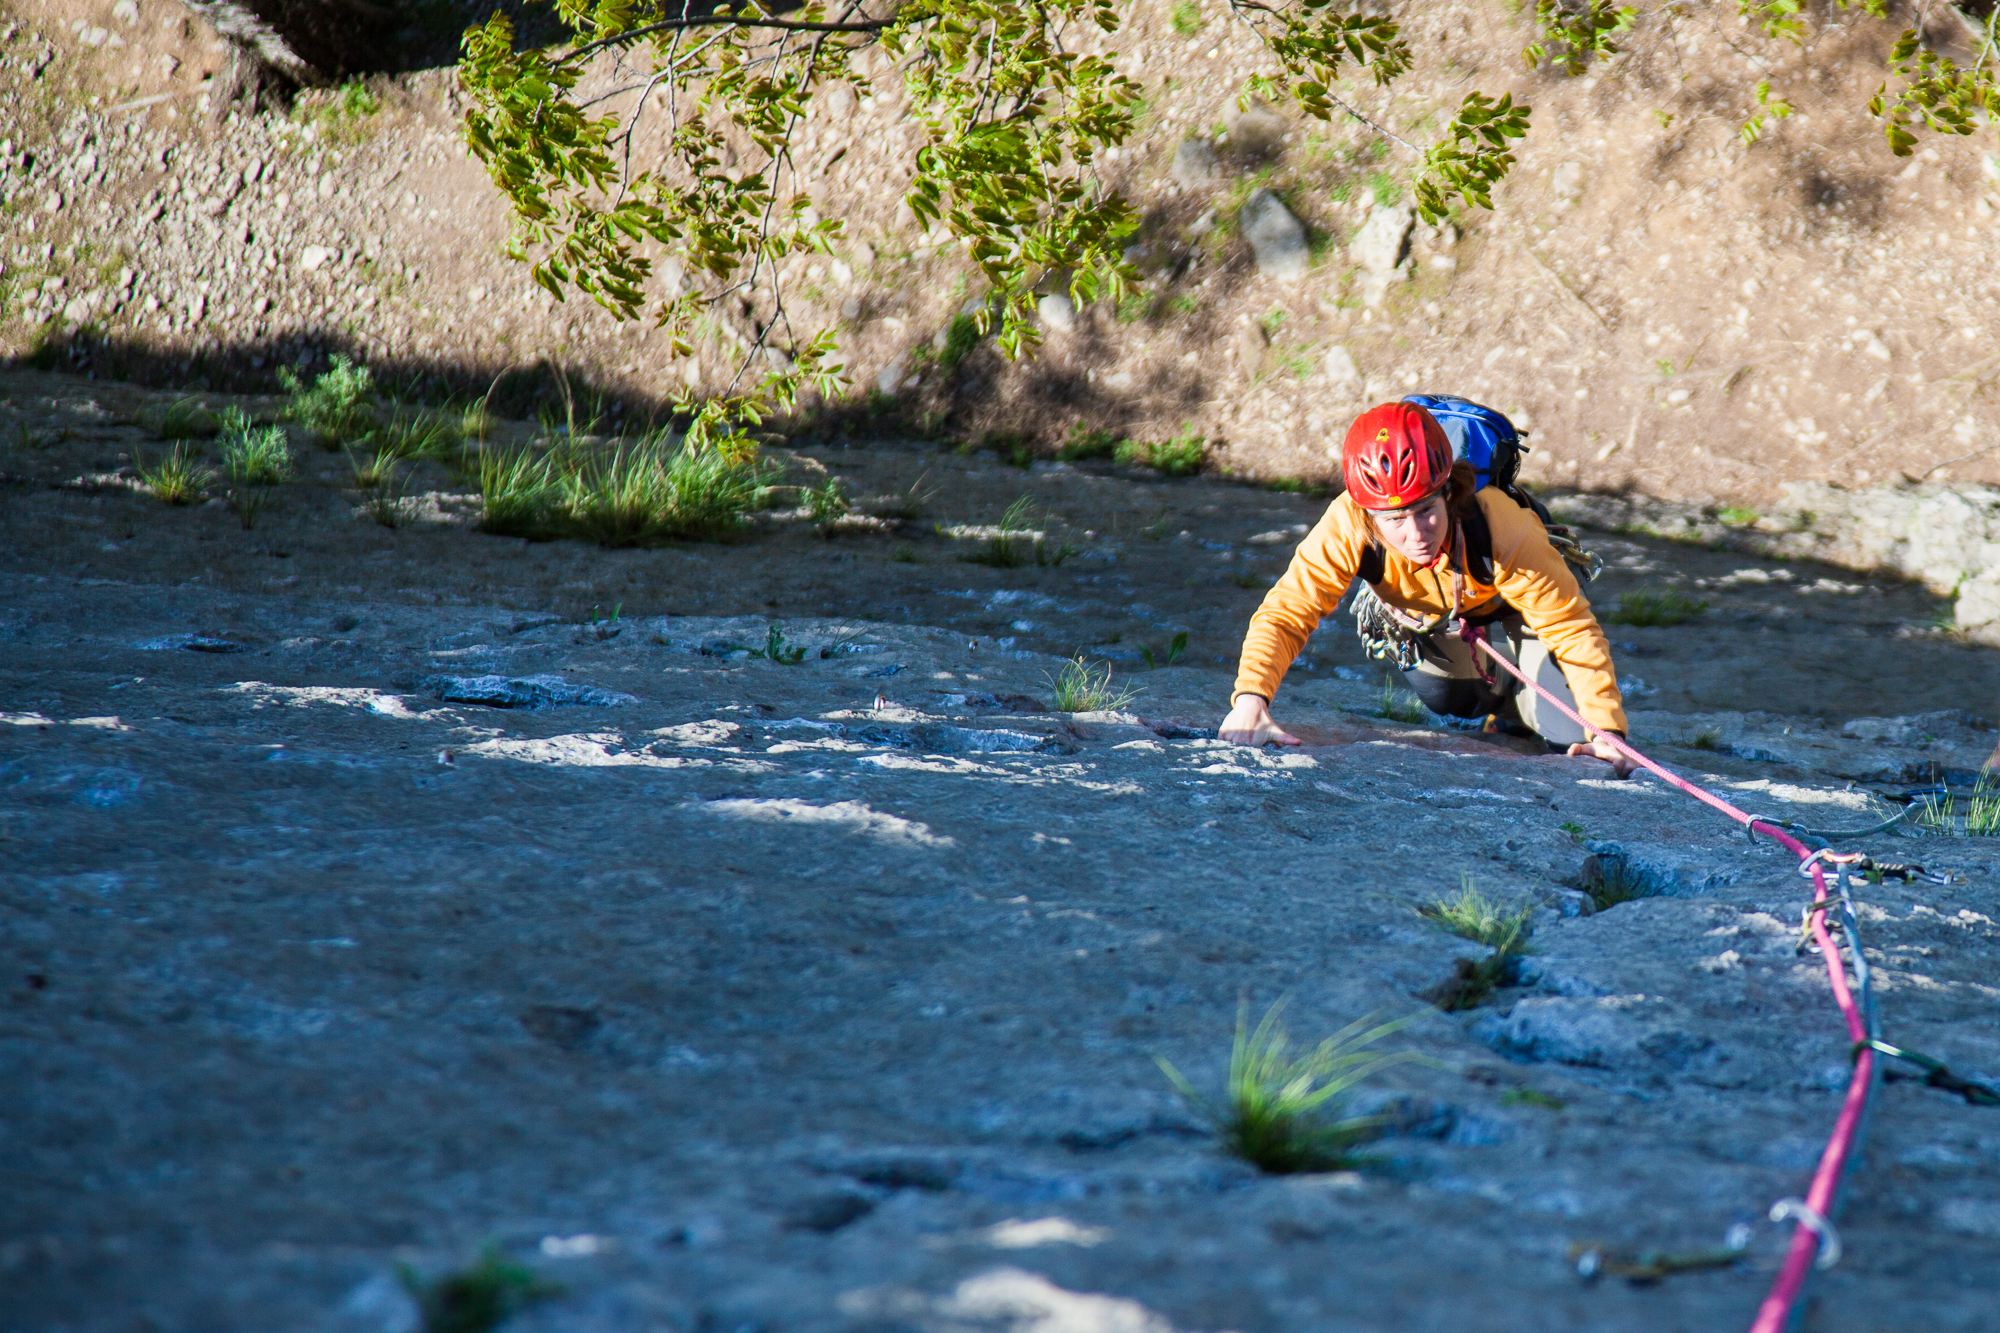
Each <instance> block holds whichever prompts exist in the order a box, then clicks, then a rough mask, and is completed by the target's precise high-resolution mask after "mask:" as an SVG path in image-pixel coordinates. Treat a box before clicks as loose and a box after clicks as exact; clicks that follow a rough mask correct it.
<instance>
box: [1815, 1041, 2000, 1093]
mask: <svg viewBox="0 0 2000 1333" xmlns="http://www.w3.org/2000/svg"><path fill="white" fill-rule="evenodd" d="M1864 1050H1874V1051H1880V1052H1881V1053H1882V1054H1884V1055H1886V1056H1888V1057H1889V1058H1890V1059H1891V1060H1901V1061H1904V1062H1905V1063H1907V1064H1913V1065H1915V1066H1916V1067H1917V1068H1919V1069H1921V1070H1923V1071H1924V1072H1923V1075H1922V1078H1921V1081H1922V1082H1923V1083H1924V1084H1926V1085H1927V1086H1929V1087H1933V1088H1939V1089H1942V1090H1943V1091H1945V1092H1955V1093H1957V1094H1958V1095H1959V1096H1961V1097H1963V1098H1965V1100H1966V1103H1967V1104H1968V1105H1971V1106H2000V1088H1994V1087H1993V1086H1992V1085H1990V1084H1986V1083H1981V1082H1979V1081H1978V1080H1977V1079H1970V1078H1961V1077H1959V1076H1958V1075H1957V1074H1954V1073H1952V1072H1951V1066H1950V1065H1948V1064H1946V1063H1945V1062H1944V1061H1942V1060H1933V1059H1932V1058H1931V1057H1930V1056H1928V1055H1925V1054H1924V1053H1923V1052H1922V1051H1912V1050H1909V1049H1907V1048H1906V1047H1902V1046H1892V1045H1890V1044H1889V1043H1888V1042H1886V1041H1883V1040H1881V1039H1880V1038H1876V1037H1871V1038H1869V1039H1868V1040H1867V1041H1857V1042H1855V1043H1854V1046H1853V1049H1852V1050H1851V1051H1850V1052H1849V1053H1848V1056H1849V1058H1850V1059H1859V1058H1860V1056H1861V1052H1862V1051H1864ZM1883 1077H1884V1078H1890V1079H1902V1078H1908V1079H1915V1078H1916V1076H1915V1075H1911V1074H1902V1073H1897V1072H1894V1071H1885V1072H1884V1074H1883Z"/></svg>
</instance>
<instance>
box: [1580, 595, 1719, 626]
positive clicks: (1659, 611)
mask: <svg viewBox="0 0 2000 1333" xmlns="http://www.w3.org/2000/svg"><path fill="white" fill-rule="evenodd" d="M1707 610H1708V603H1707V602H1705V601H1702V600H1701V599H1700V598H1698V597H1690V596H1688V595H1687V594H1686V593H1684V592H1682V591H1681V590H1680V589H1678V588H1663V589H1661V590H1660V591H1658V592H1643V591H1641V592H1628V593H1625V594H1623V595H1622V596H1620V597H1619V599H1618V604H1617V605H1616V606H1614V607H1612V608H1611V610H1609V611H1607V612H1605V614H1604V615H1603V617H1602V619H1603V620H1605V621H1606V622H1608V623H1610V624H1613V625H1638V626H1641V627H1654V628H1659V629H1666V628H1668V627H1671V626H1674V625H1680V624H1685V623H1686V622H1688V621H1690V620H1693V619H1694V618H1695V617H1696V616H1699V615H1703V614H1705V613H1706V612H1707Z"/></svg>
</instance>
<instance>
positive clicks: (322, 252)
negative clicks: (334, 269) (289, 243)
mask: <svg viewBox="0 0 2000 1333" xmlns="http://www.w3.org/2000/svg"><path fill="white" fill-rule="evenodd" d="M339 254H340V252H339V251H338V250H334V249H332V248H330V247H328V246H324V245H308V246H307V247H306V248H305V249H303V250H301V251H299V267H300V268H302V269H304V270H305V271H306V272H308V273H317V272H319V270H321V269H323V268H325V267H326V266H327V265H328V264H331V263H332V262H333V261H334V259H335V258H337V257H338V256H339Z"/></svg>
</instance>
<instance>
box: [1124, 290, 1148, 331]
mask: <svg viewBox="0 0 2000 1333" xmlns="http://www.w3.org/2000/svg"><path fill="white" fill-rule="evenodd" d="M1155 299H1156V298H1155V297H1154V296H1153V295H1152V294H1151V293H1149V292H1127V293H1125V296H1124V299H1122V300H1120V301H1119V302H1118V322H1119V323H1120V324H1137V323H1138V322H1139V321H1140V320H1142V319H1145V318H1146V317H1147V316H1149V315H1151V314H1152V313H1153V302H1154V300H1155Z"/></svg>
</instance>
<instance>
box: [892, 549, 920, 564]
mask: <svg viewBox="0 0 2000 1333" xmlns="http://www.w3.org/2000/svg"><path fill="white" fill-rule="evenodd" d="M889 558H890V559H891V560H893V561H895V562H896V563H897V564H899V565H915V564H920V563H922V561H921V559H920V557H919V556H918V555H917V548H916V547H914V546H898V547H896V548H895V549H894V550H892V551H890V552H889Z"/></svg>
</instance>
